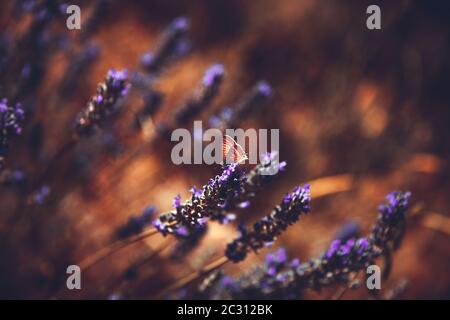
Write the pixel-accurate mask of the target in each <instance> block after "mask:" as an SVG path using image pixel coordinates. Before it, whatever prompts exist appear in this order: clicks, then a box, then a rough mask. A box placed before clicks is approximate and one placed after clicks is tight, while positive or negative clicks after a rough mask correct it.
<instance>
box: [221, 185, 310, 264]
mask: <svg viewBox="0 0 450 320" xmlns="http://www.w3.org/2000/svg"><path fill="white" fill-rule="evenodd" d="M310 200H311V195H310V187H309V185H305V186H304V187H303V188H302V187H297V188H295V189H294V191H293V192H291V193H288V194H286V196H285V197H284V198H283V201H282V202H281V204H280V205H278V206H276V207H275V208H274V209H273V210H272V212H271V213H270V214H269V215H267V216H265V217H264V218H263V219H261V220H260V221H258V222H256V223H255V224H254V225H253V229H252V230H250V231H249V230H247V229H245V228H243V227H240V232H241V235H240V237H238V238H237V239H235V240H234V241H232V242H231V243H229V244H228V245H227V248H226V251H225V255H226V256H227V258H228V259H230V260H231V261H233V262H239V261H242V260H244V259H245V257H246V256H247V253H248V251H249V249H252V250H254V251H257V250H258V249H261V248H263V247H265V246H268V245H271V244H272V243H273V242H274V241H275V240H276V239H277V237H278V236H279V235H280V234H281V233H282V232H283V231H284V230H286V229H287V227H288V226H290V225H292V224H293V223H295V222H297V221H298V219H299V217H300V215H301V214H302V213H304V214H306V213H308V212H309V211H310V205H309V203H310Z"/></svg>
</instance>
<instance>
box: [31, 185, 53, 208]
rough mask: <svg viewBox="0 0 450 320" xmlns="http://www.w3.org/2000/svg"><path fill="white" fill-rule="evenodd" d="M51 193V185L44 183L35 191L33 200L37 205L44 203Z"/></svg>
mask: <svg viewBox="0 0 450 320" xmlns="http://www.w3.org/2000/svg"><path fill="white" fill-rule="evenodd" d="M49 195H50V187H49V186H47V185H43V186H42V187H40V188H39V189H38V190H37V191H36V192H35V194H34V196H33V202H34V203H35V204H37V205H42V204H44V203H45V201H46V200H47V197H48V196H49Z"/></svg>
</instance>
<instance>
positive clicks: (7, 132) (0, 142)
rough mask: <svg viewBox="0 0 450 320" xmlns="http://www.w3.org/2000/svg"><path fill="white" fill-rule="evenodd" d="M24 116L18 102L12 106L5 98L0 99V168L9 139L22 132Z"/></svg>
mask: <svg viewBox="0 0 450 320" xmlns="http://www.w3.org/2000/svg"><path fill="white" fill-rule="evenodd" d="M24 116H25V112H24V111H23V108H22V105H21V104H20V103H16V104H15V105H14V106H13V105H8V100H7V99H2V100H0V170H1V169H2V168H3V162H4V159H5V157H6V154H7V152H8V148H9V141H10V139H11V138H12V137H13V136H17V135H19V134H20V133H21V132H22V127H21V122H22V121H23V119H24Z"/></svg>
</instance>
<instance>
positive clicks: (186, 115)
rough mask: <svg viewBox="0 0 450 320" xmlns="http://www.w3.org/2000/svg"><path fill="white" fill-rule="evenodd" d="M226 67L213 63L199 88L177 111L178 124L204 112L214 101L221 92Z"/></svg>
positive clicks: (176, 120) (176, 119)
mask: <svg viewBox="0 0 450 320" xmlns="http://www.w3.org/2000/svg"><path fill="white" fill-rule="evenodd" d="M224 76H225V69H224V67H223V65H221V64H213V65H212V66H210V67H209V68H208V69H207V70H206V71H205V74H204V76H203V80H202V83H201V85H200V86H199V88H198V89H197V90H196V91H194V93H193V95H192V96H191V97H190V98H188V100H187V101H186V102H185V103H184V104H183V105H181V106H180V107H179V108H178V110H177V111H175V122H176V124H181V123H185V122H186V121H187V120H188V119H192V118H193V117H195V116H196V115H197V114H199V113H200V112H202V111H203V110H204V109H205V108H206V107H207V106H209V104H210V103H211V102H212V100H213V99H214V97H215V96H216V95H217V93H218V92H219V88H220V85H221V83H222V80H223V77H224Z"/></svg>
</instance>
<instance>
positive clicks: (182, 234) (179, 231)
mask: <svg viewBox="0 0 450 320" xmlns="http://www.w3.org/2000/svg"><path fill="white" fill-rule="evenodd" d="M176 235H177V236H179V237H187V236H188V235H189V231H188V229H187V228H186V227H184V226H181V227H179V228H178V229H177V231H176Z"/></svg>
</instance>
